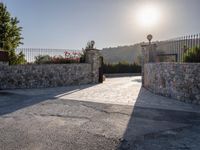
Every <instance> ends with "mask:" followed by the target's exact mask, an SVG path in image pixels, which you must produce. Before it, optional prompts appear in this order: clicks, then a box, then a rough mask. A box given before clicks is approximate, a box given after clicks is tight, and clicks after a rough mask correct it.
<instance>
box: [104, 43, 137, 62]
mask: <svg viewBox="0 0 200 150" xmlns="http://www.w3.org/2000/svg"><path fill="white" fill-rule="evenodd" d="M140 45H141V44H135V45H130V46H118V47H110V48H103V49H102V51H101V53H102V55H103V57H104V62H105V63H118V62H121V61H126V62H129V63H133V62H136V61H138V60H137V58H138V56H141V46H140Z"/></svg>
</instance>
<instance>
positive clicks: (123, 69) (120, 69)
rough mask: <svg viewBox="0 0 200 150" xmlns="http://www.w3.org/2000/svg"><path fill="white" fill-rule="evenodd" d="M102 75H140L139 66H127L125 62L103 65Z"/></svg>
mask: <svg viewBox="0 0 200 150" xmlns="http://www.w3.org/2000/svg"><path fill="white" fill-rule="evenodd" d="M103 72H104V73H108V74H109V73H110V74H114V73H141V66H140V65H138V64H136V63H133V64H129V63H127V62H119V63H117V64H104V65H103Z"/></svg>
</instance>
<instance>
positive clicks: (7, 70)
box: [0, 64, 96, 89]
mask: <svg viewBox="0 0 200 150" xmlns="http://www.w3.org/2000/svg"><path fill="white" fill-rule="evenodd" d="M89 83H96V82H94V79H93V76H92V65H91V64H49V65H16V66H5V65H0V89H16V88H44V87H56V86H67V85H80V84H89Z"/></svg>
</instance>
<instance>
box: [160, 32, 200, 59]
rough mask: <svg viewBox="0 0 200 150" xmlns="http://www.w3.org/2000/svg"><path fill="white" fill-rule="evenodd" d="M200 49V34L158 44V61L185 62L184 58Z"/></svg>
mask: <svg viewBox="0 0 200 150" xmlns="http://www.w3.org/2000/svg"><path fill="white" fill-rule="evenodd" d="M196 47H200V34H194V35H189V36H183V37H179V38H174V39H171V40H167V41H161V42H158V43H157V56H158V61H176V62H183V61H184V56H185V55H188V53H190V52H192V51H194V50H195V48H196ZM198 59H199V61H200V56H199V57H198Z"/></svg>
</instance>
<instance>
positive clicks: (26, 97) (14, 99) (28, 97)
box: [0, 84, 97, 116]
mask: <svg viewBox="0 0 200 150" xmlns="http://www.w3.org/2000/svg"><path fill="white" fill-rule="evenodd" d="M96 85H97V84H89V85H80V86H67V87H56V88H46V89H44V88H42V89H17V90H2V91H1V90H0V116H1V115H5V114H9V113H12V112H15V111H17V110H19V109H23V108H25V107H29V106H32V105H35V104H37V103H40V102H43V101H46V100H54V99H56V98H59V97H60V96H64V95H68V94H72V93H74V92H77V91H80V90H83V89H86V88H90V87H92V86H96Z"/></svg>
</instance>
